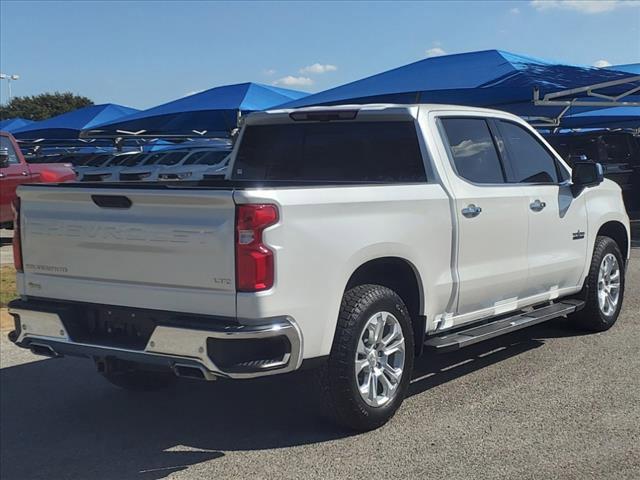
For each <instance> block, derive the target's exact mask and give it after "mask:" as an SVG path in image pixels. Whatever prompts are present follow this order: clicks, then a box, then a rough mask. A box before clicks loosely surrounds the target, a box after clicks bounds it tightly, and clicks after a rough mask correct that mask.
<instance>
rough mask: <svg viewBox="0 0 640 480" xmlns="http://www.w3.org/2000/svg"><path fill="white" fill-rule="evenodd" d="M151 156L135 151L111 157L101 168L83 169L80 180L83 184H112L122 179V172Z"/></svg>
mask: <svg viewBox="0 0 640 480" xmlns="http://www.w3.org/2000/svg"><path fill="white" fill-rule="evenodd" d="M148 155H149V154H148V153H144V152H140V151H133V152H122V153H117V154H114V155H111V156H110V157H109V158H108V160H107V161H106V162H104V163H102V164H101V165H99V166H95V167H90V168H83V169H82V170H81V171H80V173H81V174H80V176H79V178H78V180H79V181H81V182H110V181H118V180H119V179H120V172H121V171H122V170H124V169H126V168H129V167H135V166H136V165H139V164H140V163H141V162H142V161H143V160H144V159H145V158H146V157H147V156H148Z"/></svg>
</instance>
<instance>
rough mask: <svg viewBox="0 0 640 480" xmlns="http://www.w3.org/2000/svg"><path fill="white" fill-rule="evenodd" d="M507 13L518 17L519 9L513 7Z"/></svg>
mask: <svg viewBox="0 0 640 480" xmlns="http://www.w3.org/2000/svg"><path fill="white" fill-rule="evenodd" d="M509 13H510V14H511V15H518V14H519V13H520V9H519V8H518V7H513V8H511V9H509Z"/></svg>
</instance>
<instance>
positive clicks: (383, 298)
mask: <svg viewBox="0 0 640 480" xmlns="http://www.w3.org/2000/svg"><path fill="white" fill-rule="evenodd" d="M376 312H389V313H391V314H392V315H393V316H394V317H395V318H396V319H397V320H398V323H399V324H400V327H401V328H402V334H403V336H404V341H405V354H404V366H403V372H402V376H401V378H400V381H399V383H397V388H396V389H395V393H394V394H393V396H390V399H389V400H388V402H387V403H386V404H384V405H382V406H378V407H374V406H371V405H369V404H367V403H366V402H365V401H364V399H363V398H362V396H361V394H360V392H359V390H358V385H357V381H358V379H357V375H356V373H355V358H356V349H357V347H358V342H359V340H360V338H359V337H360V335H361V334H362V332H363V328H364V326H365V325H366V324H367V321H368V320H369V319H370V318H371V316H372V315H374V314H375V313H376ZM414 351H415V350H414V339H413V328H412V326H411V317H410V316H409V312H408V310H407V307H406V306H405V304H404V302H403V301H402V299H401V298H400V297H399V296H398V295H397V294H396V293H395V292H394V291H393V290H390V289H388V288H386V287H383V286H380V285H360V286H357V287H354V288H352V289H350V290H348V291H347V292H345V294H344V296H343V298H342V304H341V307H340V314H339V317H338V324H337V327H336V332H335V336H334V339H333V346H332V348H331V354H330V356H329V360H328V362H327V364H326V365H325V366H324V367H322V368H321V369H320V371H319V386H320V390H321V392H322V394H323V395H322V398H323V399H324V402H323V408H324V409H325V410H326V413H327V414H328V415H330V416H331V417H332V418H333V419H334V420H335V421H337V422H338V423H339V424H340V425H342V426H345V427H347V428H350V429H354V430H357V431H368V430H373V429H376V428H378V427H380V426H382V425H384V424H385V423H387V422H388V421H389V420H390V419H391V417H393V415H394V414H395V412H396V410H398V408H399V407H400V405H401V404H402V402H403V400H404V397H405V395H406V392H407V388H408V387H409V382H410V380H411V374H412V371H413V360H414Z"/></svg>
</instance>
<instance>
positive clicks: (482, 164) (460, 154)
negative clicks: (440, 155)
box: [441, 118, 505, 183]
mask: <svg viewBox="0 0 640 480" xmlns="http://www.w3.org/2000/svg"><path fill="white" fill-rule="evenodd" d="M441 122H442V126H443V127H444V131H445V133H446V137H447V142H448V143H449V148H450V150H451V155H452V157H453V163H454V165H455V168H456V171H457V172H458V175H460V176H461V177H462V178H465V179H467V180H469V181H470V182H473V183H504V181H505V175H504V171H503V167H502V163H501V161H500V157H499V156H498V152H497V150H496V146H495V144H494V142H493V136H492V135H491V131H490V130H489V125H488V124H487V121H486V120H485V119H483V118H442V119H441Z"/></svg>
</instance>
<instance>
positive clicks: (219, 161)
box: [158, 146, 231, 180]
mask: <svg viewBox="0 0 640 480" xmlns="http://www.w3.org/2000/svg"><path fill="white" fill-rule="evenodd" d="M230 153H231V147H230V146H229V147H228V148H216V149H212V148H207V149H202V150H194V151H192V152H191V153H190V154H189V155H187V156H185V157H184V158H183V159H182V160H181V161H180V162H179V163H177V164H176V165H170V166H164V167H162V168H160V169H159V170H158V180H202V179H203V178H204V175H206V174H209V175H211V174H213V173H214V172H217V173H218V175H220V177H224V172H225V169H224V165H225V164H226V160H227V158H228V157H229V154H230Z"/></svg>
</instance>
